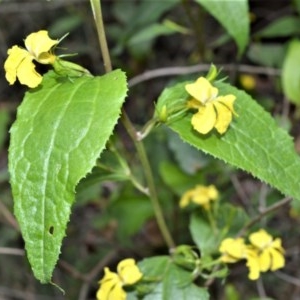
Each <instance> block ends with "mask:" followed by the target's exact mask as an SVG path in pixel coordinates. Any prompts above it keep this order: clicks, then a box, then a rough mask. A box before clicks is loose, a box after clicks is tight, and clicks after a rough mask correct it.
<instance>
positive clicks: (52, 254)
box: [9, 70, 127, 282]
mask: <svg viewBox="0 0 300 300" xmlns="http://www.w3.org/2000/svg"><path fill="white" fill-rule="evenodd" d="M126 92H127V85H126V78H125V75H124V73H123V72H121V71H120V70H117V71H114V72H111V73H109V74H107V75H105V76H102V77H82V78H79V79H76V80H72V81H70V80H67V79H66V80H61V78H56V75H55V74H54V73H53V72H50V73H48V74H47V75H46V76H45V78H44V80H43V82H42V86H41V87H39V88H37V89H35V90H32V91H30V92H27V93H26V95H25V98H24V101H23V103H22V104H21V105H20V107H19V109H18V114H17V120H16V121H15V123H14V124H13V126H12V128H11V142H10V148H9V171H10V175H11V186H12V192H13V197H14V211H15V215H16V217H17V219H18V222H19V224H20V228H21V231H22V235H23V238H24V240H25V247H26V250H27V255H28V259H29V261H30V264H31V266H32V269H33V272H34V274H35V276H36V278H38V279H39V280H40V281H41V282H49V281H50V280H51V275H52V272H53V269H54V266H55V264H56V262H57V259H58V256H59V253H60V247H61V243H62V239H63V237H64V235H65V230H66V224H67V222H68V220H69V216H70V210H71V205H72V203H73V201H74V196H75V187H76V185H77V184H78V182H79V181H80V179H81V178H83V177H84V176H85V175H86V174H87V173H88V172H90V170H91V169H92V167H93V166H94V165H95V163H96V159H97V158H98V157H99V155H100V153H101V152H102V150H103V149H104V147H105V144H106V142H107V140H108V138H109V137H110V135H111V134H112V131H113V129H114V126H115V124H116V122H117V120H118V118H119V115H120V108H121V106H122V104H123V101H124V99H125V96H126Z"/></svg>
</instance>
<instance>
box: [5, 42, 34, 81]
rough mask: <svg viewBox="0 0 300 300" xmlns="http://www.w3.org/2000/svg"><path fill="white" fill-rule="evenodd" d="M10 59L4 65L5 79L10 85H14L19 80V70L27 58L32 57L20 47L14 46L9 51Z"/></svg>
mask: <svg viewBox="0 0 300 300" xmlns="http://www.w3.org/2000/svg"><path fill="white" fill-rule="evenodd" d="M7 54H8V57H7V59H6V61H5V63H4V69H5V77H6V79H7V81H8V82H9V84H14V83H15V81H16V79H17V69H18V67H19V65H20V64H21V62H22V61H23V60H24V59H25V57H28V56H30V54H29V53H28V52H27V51H26V50H24V49H22V48H20V47H18V46H13V47H12V48H10V49H8V51H7Z"/></svg>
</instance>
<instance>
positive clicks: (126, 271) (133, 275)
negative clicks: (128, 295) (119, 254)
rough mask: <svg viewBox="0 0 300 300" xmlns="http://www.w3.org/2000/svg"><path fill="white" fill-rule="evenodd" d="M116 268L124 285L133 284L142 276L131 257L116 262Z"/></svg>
mask: <svg viewBox="0 0 300 300" xmlns="http://www.w3.org/2000/svg"><path fill="white" fill-rule="evenodd" d="M117 270H118V274H119V276H120V278H121V280H122V282H123V284H124V285H131V284H135V283H136V282H138V281H139V280H140V279H141V278H142V276H143V274H142V273H141V272H140V270H139V268H138V267H137V265H136V264H135V260H134V259H132V258H127V259H124V260H122V261H121V262H120V263H119V264H118V267H117Z"/></svg>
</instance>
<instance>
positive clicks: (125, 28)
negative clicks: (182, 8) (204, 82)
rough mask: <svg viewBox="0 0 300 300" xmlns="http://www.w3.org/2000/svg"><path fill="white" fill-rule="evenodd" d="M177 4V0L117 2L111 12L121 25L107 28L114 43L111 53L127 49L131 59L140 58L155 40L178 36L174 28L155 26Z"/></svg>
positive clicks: (165, 24) (160, 24)
mask: <svg viewBox="0 0 300 300" xmlns="http://www.w3.org/2000/svg"><path fill="white" fill-rule="evenodd" d="M178 3H179V0H169V1H148V0H143V1H140V2H139V3H135V2H131V1H122V0H121V1H117V2H116V4H115V5H114V8H113V12H114V15H115V17H116V18H117V19H118V20H119V21H120V22H121V24H120V25H118V26H114V27H109V26H108V30H109V32H111V33H112V36H113V37H114V39H115V40H116V42H117V45H116V47H115V48H114V49H113V51H112V52H113V53H114V54H115V55H117V54H120V53H121V52H123V50H124V49H125V48H127V49H128V50H129V51H130V52H131V53H132V54H133V55H134V56H135V57H137V58H140V57H143V56H145V55H146V54H147V53H149V51H150V50H151V46H152V44H153V42H154V39H155V38H156V37H158V36H160V35H169V34H172V33H175V32H178V31H179V30H178V28H175V27H174V26H169V25H168V23H160V22H159V19H160V18H161V16H162V15H163V14H164V13H166V12H167V11H168V10H170V9H171V8H173V7H174V6H175V5H176V4H178Z"/></svg>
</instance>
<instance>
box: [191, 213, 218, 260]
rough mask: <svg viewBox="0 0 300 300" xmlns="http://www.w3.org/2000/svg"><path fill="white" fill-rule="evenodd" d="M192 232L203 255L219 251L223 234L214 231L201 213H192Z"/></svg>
mask: <svg viewBox="0 0 300 300" xmlns="http://www.w3.org/2000/svg"><path fill="white" fill-rule="evenodd" d="M190 232H191V235H192V237H193V240H194V242H195V243H196V245H197V246H198V248H199V249H200V252H201V256H206V255H211V254H213V253H215V252H216V251H217V249H218V246H219V244H220V241H221V239H222V236H221V234H220V233H217V232H216V233H215V232H214V231H213V228H212V227H211V226H210V224H209V223H208V221H207V220H206V219H205V218H204V217H203V215H201V214H200V213H193V214H192V217H191V223H190Z"/></svg>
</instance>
